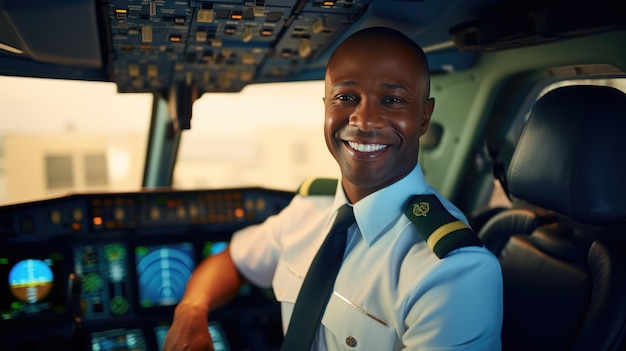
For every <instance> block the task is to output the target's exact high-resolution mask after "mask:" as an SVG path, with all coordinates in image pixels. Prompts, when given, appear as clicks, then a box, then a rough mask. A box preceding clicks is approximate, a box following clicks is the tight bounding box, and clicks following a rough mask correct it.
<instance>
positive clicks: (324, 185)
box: [297, 178, 338, 196]
mask: <svg viewBox="0 0 626 351" xmlns="http://www.w3.org/2000/svg"><path fill="white" fill-rule="evenodd" d="M337 182H338V180H337V179H333V178H309V179H307V180H305V181H304V182H302V184H300V187H298V191H297V193H298V195H302V196H311V195H327V196H333V195H335V191H336V190H337Z"/></svg>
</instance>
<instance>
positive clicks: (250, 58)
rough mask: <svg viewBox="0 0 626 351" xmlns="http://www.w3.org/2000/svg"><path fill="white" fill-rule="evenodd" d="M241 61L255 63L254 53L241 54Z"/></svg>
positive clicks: (245, 63) (248, 63) (247, 63)
mask: <svg viewBox="0 0 626 351" xmlns="http://www.w3.org/2000/svg"><path fill="white" fill-rule="evenodd" d="M241 63H243V64H244V65H251V64H253V63H254V55H252V54H243V55H241Z"/></svg>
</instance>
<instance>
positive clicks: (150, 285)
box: [135, 242, 195, 308]
mask: <svg viewBox="0 0 626 351" xmlns="http://www.w3.org/2000/svg"><path fill="white" fill-rule="evenodd" d="M194 256H195V255H194V250H193V245H192V244H191V243H187V242H185V243H177V244H168V245H155V246H139V247H137V248H136V249H135V257H136V259H137V277H138V280H139V282H138V283H139V284H138V290H139V291H138V292H139V304H140V305H141V306H142V307H145V308H148V307H154V306H171V305H175V304H177V303H178V301H180V299H181V298H182V296H183V293H184V292H185V286H186V284H187V280H188V279H189V277H190V276H191V272H192V271H193V269H194V267H195V259H194Z"/></svg>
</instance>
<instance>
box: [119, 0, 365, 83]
mask: <svg viewBox="0 0 626 351" xmlns="http://www.w3.org/2000/svg"><path fill="white" fill-rule="evenodd" d="M368 3H369V0H337V1H318V0H309V1H298V0H273V1H258V0H257V1H242V0H230V1H229V0H221V1H192V0H189V1H163V0H112V1H109V2H108V14H109V26H110V35H111V43H112V49H111V52H110V60H111V67H112V72H111V74H112V76H113V79H114V80H115V82H116V83H117V86H118V91H120V92H153V91H159V90H164V89H167V88H169V87H170V86H172V85H176V84H181V83H184V84H187V85H190V86H191V85H194V86H196V87H197V88H198V91H199V92H200V93H204V92H236V91H240V90H241V89H242V88H243V87H244V86H245V85H246V84H250V83H257V82H270V81H279V80H284V79H286V77H287V76H288V75H293V74H298V73H299V72H300V71H301V70H302V69H304V66H305V63H306V62H309V61H311V60H313V59H315V58H316V57H317V56H318V55H320V54H321V52H322V51H323V50H324V49H326V48H327V47H328V46H329V45H330V44H332V43H333V41H334V40H336V39H337V37H338V36H339V35H340V34H341V33H342V32H343V31H344V30H345V29H347V27H348V25H349V24H352V23H354V22H355V21H356V20H357V19H358V18H359V17H360V16H361V15H362V14H363V13H364V12H365V10H366V8H367V5H368Z"/></svg>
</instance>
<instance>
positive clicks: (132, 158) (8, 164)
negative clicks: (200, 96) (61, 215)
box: [0, 76, 152, 204]
mask: <svg viewBox="0 0 626 351" xmlns="http://www.w3.org/2000/svg"><path fill="white" fill-rule="evenodd" d="M0 92H1V93H0V96H2V98H0V204H8V203H14V202H21V201H30V200H38V199H41V198H47V197H51V196H56V195H60V194H65V193H68V192H86V191H136V190H138V189H139V188H140V187H141V180H142V172H143V167H144V158H145V152H146V144H147V134H146V131H147V130H148V129H149V123H150V109H151V107H152V96H151V95H150V94H118V93H117V89H116V86H115V84H113V83H100V82H84V81H69V80H55V79H37V78H22V77H19V78H16V77H4V76H3V77H0Z"/></svg>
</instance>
